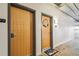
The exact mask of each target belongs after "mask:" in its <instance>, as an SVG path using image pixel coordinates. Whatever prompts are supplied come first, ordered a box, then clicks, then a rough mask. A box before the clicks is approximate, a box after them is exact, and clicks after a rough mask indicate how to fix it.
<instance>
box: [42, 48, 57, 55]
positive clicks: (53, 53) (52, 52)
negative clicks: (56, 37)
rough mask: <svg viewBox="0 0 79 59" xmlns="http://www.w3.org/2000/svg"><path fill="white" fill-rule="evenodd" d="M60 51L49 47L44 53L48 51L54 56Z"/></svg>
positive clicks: (48, 53)
mask: <svg viewBox="0 0 79 59" xmlns="http://www.w3.org/2000/svg"><path fill="white" fill-rule="evenodd" d="M57 52H58V51H57V50H55V49H48V50H46V51H44V53H46V54H47V55H48V56H53V55H55V54H56V53H57Z"/></svg>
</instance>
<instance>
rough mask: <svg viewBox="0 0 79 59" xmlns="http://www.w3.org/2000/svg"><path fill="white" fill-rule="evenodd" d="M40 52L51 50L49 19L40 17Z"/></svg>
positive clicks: (43, 16) (44, 16)
mask: <svg viewBox="0 0 79 59" xmlns="http://www.w3.org/2000/svg"><path fill="white" fill-rule="evenodd" d="M41 21H42V32H41V33H42V50H43V49H45V48H51V42H50V41H51V33H50V32H51V28H50V27H51V24H50V23H51V22H50V21H51V17H49V16H47V15H42V20H41Z"/></svg>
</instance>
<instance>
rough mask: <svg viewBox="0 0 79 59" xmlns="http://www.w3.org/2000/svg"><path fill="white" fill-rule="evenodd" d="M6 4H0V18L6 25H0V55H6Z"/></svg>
mask: <svg viewBox="0 0 79 59" xmlns="http://www.w3.org/2000/svg"><path fill="white" fill-rule="evenodd" d="M7 17H8V15H7V4H0V18H3V19H6V23H0V55H2V56H3V55H5V56H6V55H7V54H8V53H7V52H8V44H7V43H8V39H7V38H8V37H7V36H8V35H7V31H8V30H7Z"/></svg>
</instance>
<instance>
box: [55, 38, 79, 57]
mask: <svg viewBox="0 0 79 59" xmlns="http://www.w3.org/2000/svg"><path fill="white" fill-rule="evenodd" d="M55 49H56V50H57V51H59V52H58V53H56V54H55V55H54V56H79V39H74V40H71V41H69V42H67V43H65V44H62V45H60V46H58V47H56V48H55Z"/></svg>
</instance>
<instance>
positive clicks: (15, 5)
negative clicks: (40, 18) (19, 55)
mask: <svg viewBox="0 0 79 59" xmlns="http://www.w3.org/2000/svg"><path fill="white" fill-rule="evenodd" d="M11 6H14V7H17V8H20V9H23V10H27V11H30V12H32V13H33V20H34V21H33V25H34V26H33V27H34V28H33V35H34V38H33V42H34V44H33V55H34V56H35V55H36V34H35V32H36V30H35V28H36V22H35V10H33V9H31V8H28V7H26V6H23V5H20V4H17V3H8V56H11V48H10V47H11V15H10V14H11V10H10V7H11Z"/></svg>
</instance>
